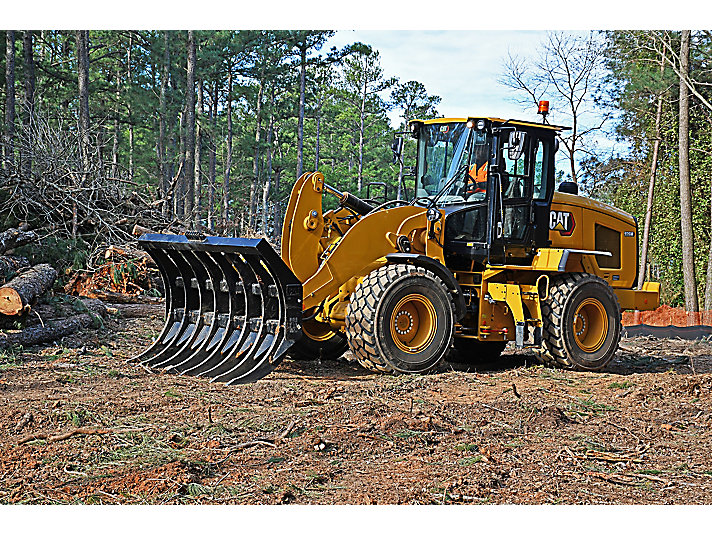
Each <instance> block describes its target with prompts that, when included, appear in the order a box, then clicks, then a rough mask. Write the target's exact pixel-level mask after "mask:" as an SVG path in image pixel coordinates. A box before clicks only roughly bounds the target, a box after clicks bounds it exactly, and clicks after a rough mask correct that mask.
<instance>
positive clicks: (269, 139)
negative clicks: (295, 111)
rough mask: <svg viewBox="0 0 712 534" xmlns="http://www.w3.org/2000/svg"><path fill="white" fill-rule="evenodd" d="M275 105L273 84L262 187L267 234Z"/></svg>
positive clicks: (264, 221) (263, 230) (263, 229)
mask: <svg viewBox="0 0 712 534" xmlns="http://www.w3.org/2000/svg"><path fill="white" fill-rule="evenodd" d="M273 106H274V86H272V92H271V95H270V106H269V109H270V113H269V124H268V126H267V177H266V178H265V185H264V187H263V188H262V233H263V234H264V235H265V236H266V235H267V213H268V206H269V191H270V187H271V186H272V125H273V121H274V114H273V112H272V109H273Z"/></svg>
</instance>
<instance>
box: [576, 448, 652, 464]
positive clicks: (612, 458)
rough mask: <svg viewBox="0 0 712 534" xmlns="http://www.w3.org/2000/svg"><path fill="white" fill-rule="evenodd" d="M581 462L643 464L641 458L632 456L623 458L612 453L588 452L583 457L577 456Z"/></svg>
mask: <svg viewBox="0 0 712 534" xmlns="http://www.w3.org/2000/svg"><path fill="white" fill-rule="evenodd" d="M577 458H578V459H579V460H603V461H604V462H614V463H617V462H633V463H636V464H640V463H643V460H641V459H640V458H634V457H632V456H623V455H620V454H613V453H610V452H599V451H590V450H589V451H586V453H585V454H584V455H583V456H577Z"/></svg>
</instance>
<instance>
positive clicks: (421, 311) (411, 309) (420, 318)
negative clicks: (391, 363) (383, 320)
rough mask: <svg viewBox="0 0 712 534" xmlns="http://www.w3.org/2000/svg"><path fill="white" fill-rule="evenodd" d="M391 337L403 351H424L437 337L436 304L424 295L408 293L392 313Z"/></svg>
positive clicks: (412, 352)
mask: <svg viewBox="0 0 712 534" xmlns="http://www.w3.org/2000/svg"><path fill="white" fill-rule="evenodd" d="M390 323H391V337H392V338H393V341H394V342H395V344H396V346H397V347H398V348H399V349H400V350H402V351H403V352H408V353H411V354H414V353H418V352H422V351H423V350H425V348H426V347H427V346H428V345H429V344H430V342H431V341H432V340H433V338H434V337H435V331H436V330H437V328H438V318H437V315H436V313H435V306H433V303H432V302H430V300H429V299H428V298H426V297H424V296H423V295H418V294H413V295H406V296H405V297H403V298H402V299H400V301H399V302H398V304H396V307H395V308H393V313H392V314H391V320H390Z"/></svg>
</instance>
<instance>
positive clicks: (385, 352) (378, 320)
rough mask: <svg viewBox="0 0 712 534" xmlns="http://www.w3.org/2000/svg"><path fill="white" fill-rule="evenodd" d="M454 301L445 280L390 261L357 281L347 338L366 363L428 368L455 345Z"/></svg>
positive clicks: (400, 369) (393, 368)
mask: <svg viewBox="0 0 712 534" xmlns="http://www.w3.org/2000/svg"><path fill="white" fill-rule="evenodd" d="M454 325H455V321H454V304H453V302H452V298H451V297H450V294H449V293H448V290H447V287H445V284H443V282H442V281H441V280H440V278H438V277H437V276H436V275H435V274H433V273H432V272H430V271H428V270H426V269H423V268H422V267H415V266H413V265H402V264H398V265H386V266H384V267H381V268H380V269H377V270H375V271H373V272H372V273H371V274H369V275H368V276H367V277H366V278H364V279H363V281H362V282H361V283H360V284H359V285H358V286H357V287H356V290H355V291H354V293H353V294H352V295H351V301H350V302H349V306H348V308H347V311H346V338H347V340H348V343H349V347H350V348H351V351H352V353H353V355H354V357H355V358H356V359H357V360H358V362H359V363H360V364H361V365H362V366H364V367H365V368H367V369H370V370H375V371H381V372H393V373H424V372H427V371H429V370H431V369H433V368H434V367H436V366H437V365H438V364H439V363H440V362H441V361H442V359H443V357H444V356H445V354H446V353H447V352H448V350H449V349H450V344H451V342H452V336H453V332H454Z"/></svg>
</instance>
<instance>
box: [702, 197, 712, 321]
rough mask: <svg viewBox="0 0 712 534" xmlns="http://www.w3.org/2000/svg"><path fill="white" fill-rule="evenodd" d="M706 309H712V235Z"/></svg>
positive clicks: (711, 219) (711, 221)
mask: <svg viewBox="0 0 712 534" xmlns="http://www.w3.org/2000/svg"><path fill="white" fill-rule="evenodd" d="M710 227H712V204H711V205H710ZM704 309H705V310H706V311H709V310H712V237H710V251H709V255H708V257H707V280H706V283H705V307H704Z"/></svg>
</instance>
